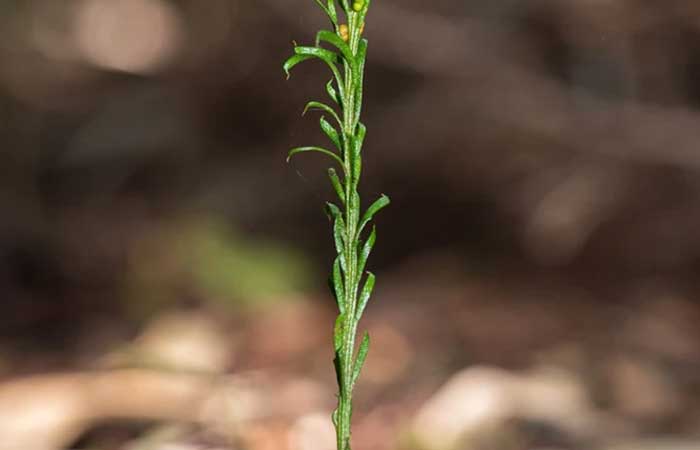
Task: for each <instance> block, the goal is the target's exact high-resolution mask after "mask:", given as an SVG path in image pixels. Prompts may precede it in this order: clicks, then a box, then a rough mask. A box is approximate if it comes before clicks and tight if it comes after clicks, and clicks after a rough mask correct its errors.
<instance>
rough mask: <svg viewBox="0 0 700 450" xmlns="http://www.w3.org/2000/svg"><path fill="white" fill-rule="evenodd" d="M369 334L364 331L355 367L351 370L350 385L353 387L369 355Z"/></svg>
mask: <svg viewBox="0 0 700 450" xmlns="http://www.w3.org/2000/svg"><path fill="white" fill-rule="evenodd" d="M369 343H370V340H369V333H367V332H366V331H365V336H364V337H363V338H362V343H361V344H360V349H359V350H358V351H357V359H355V365H354V366H353V368H352V385H353V386H354V385H355V383H356V382H357V379H358V378H360V372H361V371H362V367H363V366H364V365H365V361H366V360H367V354H368V353H369Z"/></svg>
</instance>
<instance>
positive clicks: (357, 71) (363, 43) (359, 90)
mask: <svg viewBox="0 0 700 450" xmlns="http://www.w3.org/2000/svg"><path fill="white" fill-rule="evenodd" d="M366 60H367V39H361V40H360V45H359V47H358V50H357V56H356V64H355V65H354V66H353V68H352V70H353V71H354V74H353V77H354V78H355V83H356V91H355V105H354V106H355V117H356V120H358V121H359V120H360V114H361V113H362V97H363V90H364V73H365V61H366Z"/></svg>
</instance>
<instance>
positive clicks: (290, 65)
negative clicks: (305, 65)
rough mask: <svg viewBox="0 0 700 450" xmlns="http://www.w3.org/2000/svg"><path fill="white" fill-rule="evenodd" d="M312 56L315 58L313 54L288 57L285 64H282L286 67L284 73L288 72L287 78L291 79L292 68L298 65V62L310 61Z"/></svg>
mask: <svg viewBox="0 0 700 450" xmlns="http://www.w3.org/2000/svg"><path fill="white" fill-rule="evenodd" d="M311 58H313V56H310V55H294V56H292V57H290V58H289V59H287V60H286V61H285V62H284V65H283V66H282V68H283V69H284V73H286V74H287V79H289V77H290V76H291V75H292V74H291V70H292V68H294V66H296V65H297V64H299V63H302V62H304V61H308V60H309V59H311Z"/></svg>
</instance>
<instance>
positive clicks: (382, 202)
mask: <svg viewBox="0 0 700 450" xmlns="http://www.w3.org/2000/svg"><path fill="white" fill-rule="evenodd" d="M389 203H391V200H389V197H387V196H386V195H383V194H382V196H381V197H379V199H377V201H375V202H374V203H372V205H371V206H370V207H369V208H367V211H366V212H365V215H364V216H362V222H360V227H359V229H358V230H359V231H358V232H359V233H361V232H362V230H363V229H364V228H365V226H366V225H367V224H368V223H369V221H370V220H372V217H374V215H375V214H377V213H378V212H379V211H380V210H381V209H383V208H385V207H386V206H388V205H389Z"/></svg>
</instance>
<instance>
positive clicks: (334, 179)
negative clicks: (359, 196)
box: [328, 167, 345, 204]
mask: <svg viewBox="0 0 700 450" xmlns="http://www.w3.org/2000/svg"><path fill="white" fill-rule="evenodd" d="M328 178H330V180H331V184H332V185H333V189H335V193H336V194H338V198H340V201H341V202H343V204H345V191H344V190H343V185H342V184H341V182H340V178H338V174H337V173H336V171H335V169H334V168H332V167H331V168H330V169H328Z"/></svg>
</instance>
